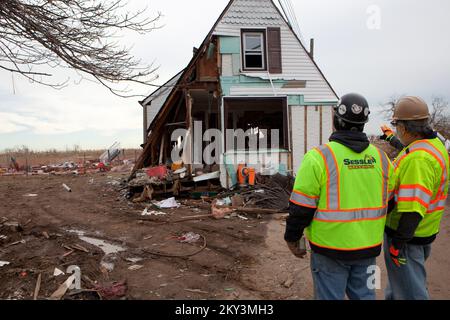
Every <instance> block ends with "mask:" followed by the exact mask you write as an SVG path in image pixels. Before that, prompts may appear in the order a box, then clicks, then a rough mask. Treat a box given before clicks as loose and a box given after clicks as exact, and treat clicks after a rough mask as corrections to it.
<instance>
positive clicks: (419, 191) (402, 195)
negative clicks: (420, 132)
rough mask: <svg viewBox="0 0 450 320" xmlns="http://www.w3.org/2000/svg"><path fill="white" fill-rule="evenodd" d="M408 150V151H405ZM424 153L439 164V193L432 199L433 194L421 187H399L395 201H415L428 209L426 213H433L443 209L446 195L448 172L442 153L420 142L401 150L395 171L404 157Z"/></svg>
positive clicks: (426, 143)
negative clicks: (440, 172) (419, 152)
mask: <svg viewBox="0 0 450 320" xmlns="http://www.w3.org/2000/svg"><path fill="white" fill-rule="evenodd" d="M407 150H409V151H407ZM418 151H424V152H427V153H429V154H430V155H432V156H433V157H434V158H435V159H436V160H437V161H438V163H439V164H440V166H441V168H442V177H441V185H440V186H439V191H438V193H437V194H436V196H435V197H434V199H432V196H433V193H432V192H431V191H430V190H427V189H426V188H424V187H422V186H421V185H414V186H409V185H408V186H407V185H401V186H400V187H399V191H398V195H397V201H398V202H402V201H403V202H406V201H409V202H410V201H416V202H418V203H420V204H421V205H423V206H424V207H425V208H427V209H428V212H427V213H433V212H437V211H440V210H443V209H444V206H445V201H446V199H447V195H445V186H446V185H447V180H448V172H447V166H446V162H445V158H444V157H443V155H442V153H441V152H440V151H439V150H438V149H437V148H436V147H435V146H433V145H432V144H431V143H429V142H427V141H420V142H418V143H415V144H413V145H411V146H410V147H409V148H407V149H405V150H403V151H402V152H401V153H400V155H399V156H398V159H399V160H398V161H396V162H395V169H396V170H397V169H398V167H399V166H400V164H401V162H402V161H403V160H404V159H405V157H406V156H408V155H410V154H411V153H412V152H418Z"/></svg>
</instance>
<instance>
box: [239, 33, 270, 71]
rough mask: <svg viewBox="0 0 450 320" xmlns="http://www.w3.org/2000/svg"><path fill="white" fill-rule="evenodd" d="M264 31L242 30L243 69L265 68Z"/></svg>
mask: <svg viewBox="0 0 450 320" xmlns="http://www.w3.org/2000/svg"><path fill="white" fill-rule="evenodd" d="M265 38H266V34H265V31H263V30H260V31H250V30H243V31H242V52H243V67H244V70H266V56H265V55H266V54H265V51H266V50H265V48H266V41H265Z"/></svg>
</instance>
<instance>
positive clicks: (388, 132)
mask: <svg viewBox="0 0 450 320" xmlns="http://www.w3.org/2000/svg"><path fill="white" fill-rule="evenodd" d="M381 131H383V135H382V136H381V137H380V139H381V140H385V141H390V140H391V139H392V137H393V136H394V131H393V130H392V129H391V128H389V127H388V126H387V125H383V126H381Z"/></svg>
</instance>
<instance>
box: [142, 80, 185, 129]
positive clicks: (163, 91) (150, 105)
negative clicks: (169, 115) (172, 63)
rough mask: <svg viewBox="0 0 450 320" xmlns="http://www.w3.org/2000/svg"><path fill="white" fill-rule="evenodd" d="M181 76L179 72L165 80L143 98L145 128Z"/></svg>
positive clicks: (148, 125)
mask: <svg viewBox="0 0 450 320" xmlns="http://www.w3.org/2000/svg"><path fill="white" fill-rule="evenodd" d="M180 77H181V72H180V73H179V74H178V75H176V76H175V77H174V78H173V79H171V80H170V81H169V82H167V83H166V84H165V85H164V86H163V87H161V88H159V89H158V90H156V91H155V92H153V93H152V94H151V95H150V96H149V97H148V98H147V99H145V100H144V102H143V104H144V105H146V106H147V128H146V129H148V128H149V127H150V125H151V123H152V122H153V120H154V119H155V117H156V115H157V114H158V113H159V111H160V110H161V108H162V106H163V105H164V103H165V102H166V100H167V98H168V96H169V94H170V93H171V92H172V89H173V87H174V86H175V85H176V83H177V82H178V79H180Z"/></svg>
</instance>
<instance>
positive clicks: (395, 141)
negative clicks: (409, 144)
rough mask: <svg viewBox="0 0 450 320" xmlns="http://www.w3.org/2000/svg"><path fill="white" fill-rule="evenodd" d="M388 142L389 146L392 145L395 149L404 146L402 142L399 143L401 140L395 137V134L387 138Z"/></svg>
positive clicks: (400, 148) (401, 148)
mask: <svg viewBox="0 0 450 320" xmlns="http://www.w3.org/2000/svg"><path fill="white" fill-rule="evenodd" d="M388 141H389V144H390V145H391V146H393V147H394V148H395V149H397V150H400V151H401V150H403V149H404V148H405V146H404V145H403V143H401V141H400V140H399V138H397V137H396V136H392V137H391V138H390V139H389V140H388Z"/></svg>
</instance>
